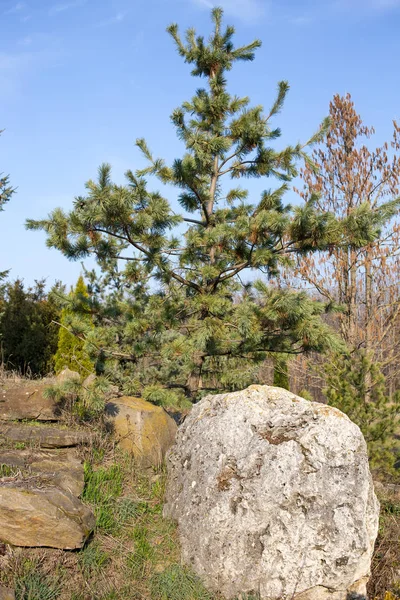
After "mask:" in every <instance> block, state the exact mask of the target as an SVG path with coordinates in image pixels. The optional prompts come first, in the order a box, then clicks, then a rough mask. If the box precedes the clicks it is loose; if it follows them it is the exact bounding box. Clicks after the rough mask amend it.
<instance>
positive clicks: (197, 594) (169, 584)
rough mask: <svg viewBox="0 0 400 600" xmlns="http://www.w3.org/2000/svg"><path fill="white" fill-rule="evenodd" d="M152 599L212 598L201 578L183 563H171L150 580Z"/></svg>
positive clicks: (192, 599)
mask: <svg viewBox="0 0 400 600" xmlns="http://www.w3.org/2000/svg"><path fill="white" fill-rule="evenodd" d="M150 589H151V598H152V600H212V596H211V594H210V593H209V592H207V590H206V589H205V588H204V586H203V584H202V583H201V581H200V579H199V578H198V577H196V576H195V575H193V573H192V572H191V571H189V570H188V569H186V568H185V567H182V566H181V565H177V564H175V565H170V566H169V567H168V568H167V569H165V571H163V572H162V573H157V574H155V575H153V577H152V578H151V581H150Z"/></svg>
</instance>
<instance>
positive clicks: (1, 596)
mask: <svg viewBox="0 0 400 600" xmlns="http://www.w3.org/2000/svg"><path fill="white" fill-rule="evenodd" d="M0 600H15V592H14V590H11V589H10V588H6V587H4V586H3V585H0Z"/></svg>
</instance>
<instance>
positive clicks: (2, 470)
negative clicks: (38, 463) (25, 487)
mask: <svg viewBox="0 0 400 600" xmlns="http://www.w3.org/2000/svg"><path fill="white" fill-rule="evenodd" d="M18 472H19V469H18V468H17V467H10V466H9V465H2V464H0V477H14V475H17V473H18Z"/></svg>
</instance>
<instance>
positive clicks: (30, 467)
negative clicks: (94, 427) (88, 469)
mask: <svg viewBox="0 0 400 600" xmlns="http://www.w3.org/2000/svg"><path fill="white" fill-rule="evenodd" d="M0 465H7V466H9V467H17V468H18V469H20V471H21V473H22V475H23V476H24V475H29V476H33V477H37V479H38V480H39V481H40V483H41V484H46V485H55V486H57V487H59V488H61V489H63V490H66V491H67V492H70V493H71V494H72V495H73V496H77V497H78V496H80V495H81V493H82V492H83V487H84V472H83V464H82V461H81V460H80V459H79V458H78V457H77V455H76V453H75V451H74V450H47V451H37V450H3V451H2V450H1V449H0Z"/></svg>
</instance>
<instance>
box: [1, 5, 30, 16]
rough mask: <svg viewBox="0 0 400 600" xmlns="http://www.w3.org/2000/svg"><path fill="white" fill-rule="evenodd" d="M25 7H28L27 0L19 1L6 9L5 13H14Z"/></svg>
mask: <svg viewBox="0 0 400 600" xmlns="http://www.w3.org/2000/svg"><path fill="white" fill-rule="evenodd" d="M25 8H26V4H25V2H17V3H16V4H14V6H12V7H11V8H9V9H8V10H6V11H5V13H4V14H5V15H12V14H13V13H18V12H21V10H24V9H25Z"/></svg>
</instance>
